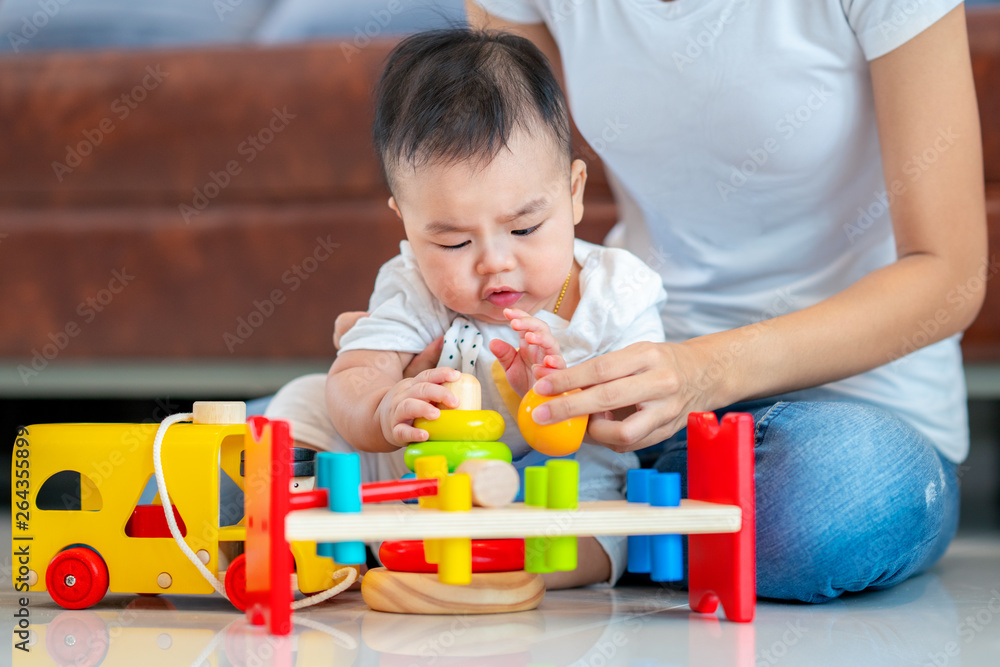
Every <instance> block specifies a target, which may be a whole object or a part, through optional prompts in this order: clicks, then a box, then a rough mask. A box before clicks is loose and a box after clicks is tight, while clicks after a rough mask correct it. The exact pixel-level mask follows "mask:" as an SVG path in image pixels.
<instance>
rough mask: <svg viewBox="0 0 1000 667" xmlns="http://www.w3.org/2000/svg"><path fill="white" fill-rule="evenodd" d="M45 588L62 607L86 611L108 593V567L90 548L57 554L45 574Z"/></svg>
mask: <svg viewBox="0 0 1000 667" xmlns="http://www.w3.org/2000/svg"><path fill="white" fill-rule="evenodd" d="M45 586H46V588H48V590H49V595H50V596H52V599H53V600H55V603H56V604H57V605H59V606H60V607H63V608H64V609H86V608H87V607H92V606H94V605H95V604H97V603H98V602H100V601H101V599H102V598H103V597H104V594H105V593H107V592H108V566H107V565H105V563H104V559H103V558H101V557H100V555H98V554H97V552H95V551H93V550H91V549H88V548H87V547H73V548H72V549H66V550H65V551H60V552H59V553H58V554H56V557H55V558H53V559H52V561H51V562H50V563H49V567H48V568H47V569H46V570H45Z"/></svg>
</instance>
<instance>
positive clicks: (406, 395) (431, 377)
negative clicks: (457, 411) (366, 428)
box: [378, 367, 462, 447]
mask: <svg viewBox="0 0 1000 667" xmlns="http://www.w3.org/2000/svg"><path fill="white" fill-rule="evenodd" d="M461 376H462V374H461V373H459V372H458V371H457V370H455V369H454V368H445V367H442V368H432V369H430V370H426V371H423V372H421V373H418V374H417V375H416V376H414V377H412V378H405V379H403V380H400V381H399V382H397V383H396V384H395V385H393V387H392V388H391V389H390V390H389V391H387V392H386V394H385V396H383V397H382V401H381V402H380V403H379V406H378V419H379V424H380V425H381V427H382V437H383V438H385V439H386V442H389V443H390V444H393V445H395V446H396V447H405V446H406V445H408V444H410V443H411V442H423V441H425V440H427V438H428V437H429V436H428V433H427V431H425V430H423V429H419V428H414V427H413V420H414V419H416V418H417V417H423V418H424V419H437V418H438V417H440V416H441V410H440V409H438V408H437V407H435V406H434V404H435V403H440V404H442V405H445V406H448V407H450V408H456V407H458V398H456V397H455V394H453V393H451V392H450V391H449V390H447V389H445V388H444V387H442V386H441V385H442V384H443V383H445V382H454V381H455V380H457V379H458V378H460V377H461Z"/></svg>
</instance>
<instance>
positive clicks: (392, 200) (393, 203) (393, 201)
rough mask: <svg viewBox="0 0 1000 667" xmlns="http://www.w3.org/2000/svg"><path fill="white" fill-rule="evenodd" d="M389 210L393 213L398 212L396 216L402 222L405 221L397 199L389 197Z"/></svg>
mask: <svg viewBox="0 0 1000 667" xmlns="http://www.w3.org/2000/svg"><path fill="white" fill-rule="evenodd" d="M389 208H391V209H392V210H393V211H395V212H396V215H397V216H398V217H399V219H400V220H402V219H403V214H402V213H400V212H399V207H398V206H396V198H395V197H389Z"/></svg>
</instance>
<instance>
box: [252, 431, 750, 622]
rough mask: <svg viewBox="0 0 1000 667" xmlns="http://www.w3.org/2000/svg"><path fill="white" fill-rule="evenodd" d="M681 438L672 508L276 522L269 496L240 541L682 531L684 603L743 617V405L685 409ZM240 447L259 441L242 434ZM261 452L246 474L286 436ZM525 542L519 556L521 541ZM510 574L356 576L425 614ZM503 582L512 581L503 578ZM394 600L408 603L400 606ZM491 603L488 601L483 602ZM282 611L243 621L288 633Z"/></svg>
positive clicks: (406, 512) (746, 443)
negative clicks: (459, 582) (449, 579)
mask: <svg viewBox="0 0 1000 667" xmlns="http://www.w3.org/2000/svg"><path fill="white" fill-rule="evenodd" d="M278 433H279V434H280V433H282V431H278ZM285 437H288V436H287V433H286V435H285ZM688 438H689V440H688V489H689V493H688V496H689V497H688V499H685V500H681V502H680V504H679V506H676V507H670V506H664V507H655V506H652V505H647V504H644V503H636V502H633V503H629V502H627V501H595V502H581V503H579V504H578V507H577V508H576V509H542V508H540V507H528V506H526V505H524V504H521V503H515V504H512V505H509V506H507V507H502V508H475V507H473V508H471V509H470V510H468V511H459V512H444V511H440V510H434V509H423V508H420V507H419V506H413V505H392V506H387V505H366V506H364V507H362V509H361V512H359V513H333V512H329V511H326V510H324V509H302V510H296V511H289V512H288V513H287V514H286V515H285V517H284V521H281V520H280V518H279V517H274V516H271V517H270V519H271V520H270V521H263V520H261V519H263V518H265V515H264V514H261V513H262V512H263V511H264V510H265V508H267V507H282V506H283V505H282V503H281V502H280V501H276V500H275V499H271V502H270V503H267V502H263V503H255V504H254V505H253V507H252V508H251V506H250V503H248V515H249V524H248V526H249V527H248V535H249V534H251V533H254V532H256V533H257V534H258V536H259V537H260V538H261V539H260V540H254V541H252V542H251V541H250V540H249V539H248V545H251V544H252V546H248V554H247V555H248V557H249V558H251V559H254V558H257V557H258V549H259V548H264V547H266V548H267V549H269V550H270V551H271V552H272V553H275V552H277V551H278V550H280V549H283V548H286V547H285V544H286V542H285V540H286V538H287V539H291V540H314V541H319V542H324V541H332V540H359V541H370V540H378V539H399V540H414V539H427V538H431V539H438V540H445V539H452V538H470V539H502V538H519V537H527V538H544V537H548V538H552V537H560V536H569V535H675V534H676V535H680V534H687V535H689V563H688V581H689V585H690V592H689V598H690V601H691V608H692V609H693V610H694V611H698V612H704V613H712V612H714V611H715V610H716V608H717V607H718V605H719V604H720V603H721V604H722V607H723V609H724V610H725V613H726V615H727V616H728V618H729V619H730V620H734V621H738V622H749V621H751V620H752V619H753V614H754V607H755V587H754V573H755V569H754V568H755V565H754V550H753V545H754V542H753V540H754V498H753V420H752V418H751V417H750V415H748V414H744V413H734V414H729V415H726V417H725V418H724V419H723V421H722V424H721V426H720V424H719V423H718V422H717V420H716V417H715V415H714V413H710V412H706V413H692V414H691V415H690V416H689V418H688ZM247 447H248V448H250V447H260V445H259V444H258V443H249V442H248V444H247ZM267 454H268V456H270V457H271V460H270V463H269V464H267V463H266V462H265V461H264V460H263V458H262V457H259V456H258V457H255V458H254V460H255V462H256V465H257V466H258V468H257V469H256V470H255V472H254V473H252V474H255V475H256V474H258V473H259V474H261V475H265V476H266V475H268V474H269V471H270V470H272V469H273V470H281V469H282V466H283V465H287V461H288V448H287V445H286V446H285V447H281V446H275V447H270V446H268V448H267ZM268 488H269V489H270V493H271V494H278V495H281V494H284V495H286V496H287V495H288V494H289V491H288V490H287V485H283V484H280V483H278V484H271V485H270V486H269V487H268ZM546 492H548V486H547V485H546ZM547 504H548V500H547V499H546V505H547ZM258 516H259V517H260V519H258V518H257V517H258ZM525 549H526V551H525V560H526V561H527V560H528V555H529V554H528V549H527V544H526V547H525ZM430 561H431V559H430V558H428V562H430ZM373 573H375V576H374V577H373V576H372V574H373ZM510 574H517V573H483V574H478V573H477V574H473V575H472V579H471V584H470V585H465V586H450V587H447V586H445V585H444V584H441V582H440V581H439V580H438V579H437V578H435V576H434V575H433V574H429V573H425V574H421V573H407V572H388V571H384V572H383V573H380V572H379V571H378V570H373V571H370V572H369V573H368V574H367V575H365V582H368V583H363V585H362V591H363V593H364V592H365V590H366V589H367V591H368V595H367V596H366V601H369V600H370V601H372V602H375V604H376V605H378V608H380V609H383V610H392V611H406V612H413V611H415V610H416V607H415V606H414V605H415V604H417V602H419V601H421V600H426V599H428V598H429V599H430V600H432V602H429V603H427V607H426V609H432V610H433V611H429V612H426V613H475V612H474V611H470V610H474V609H476V608H477V607H476V605H477V604H478V602H477V601H478V600H480V598H479V596H478V591H477V594H475V595H470V594H469V591H473V590H476V587H478V586H480V583H479V582H480V580H479V577H496V576H498V575H510ZM530 574H531V573H526V575H525V576H528V575H530ZM393 575H394V576H393ZM401 575H407V576H405V577H403V576H401ZM257 576H259V577H261V580H260V581H258V582H255V584H253V585H254V586H257V587H259V588H260V589H262V590H263V589H274V590H281V591H286V590H288V588H289V587H288V581H289V579H290V577H291V572H290V571H288V570H286V571H278V570H276V569H273V568H272V569H269V570H259V571H258V575H257ZM383 576H384V577H387V579H383ZM533 576H535V577H538V576H539V575H537V574H535V575H533ZM369 578H370V579H369ZM397 582H404V583H405V585H404V583H400V584H397ZM495 582H496V580H495V579H494V580H493V581H492V582H490V581H487V587H488V588H490V589H492V587H493V585H494V583H495ZM508 583H509V584H513V583H514V582H513V581H512V580H510V579H509V578H508ZM250 585H251V584H250V583H248V587H249V586H250ZM528 588H530V586H528ZM526 599H527V598H526ZM379 600H382V601H379ZM400 600H405V601H407V604H406V605H405V606H400V605H399V604H398V603H399V601H400ZM496 602H497V601H496V600H493V601H491V602H490V605H492V604H494V603H496ZM501 602H502V603H503V604H507V605H509V607H508V608H514V606H515V605H514V604H513V603H510V601H509V600H507V601H501ZM517 604H518V605H520V604H527V603H526V602H518V603H517ZM536 604H537V603H536ZM484 605H485V603H484ZM486 607H487V608H489V609H490V610H491V611H498V610H499V609H498V608H497V607H492V606H489V605H486ZM249 611H250V610H248V614H249ZM290 615H291V610H290V609H289V607H288V606H287V605H284V604H278V605H275V606H273V607H272V608H271V609H270V610H269V611H268V614H264V613H257V614H255V615H250V620H251V622H256V623H261V622H264V619H265V618H267V619H269V620H268V623H269V627H270V629H271V631H272V632H279V633H280V632H282V628H286V629H285V630H284V632H286V633H287V628H288V627H290Z"/></svg>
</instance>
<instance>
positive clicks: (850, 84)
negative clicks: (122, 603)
mask: <svg viewBox="0 0 1000 667" xmlns="http://www.w3.org/2000/svg"><path fill="white" fill-rule="evenodd" d="M958 1H959V0H854V1H852V0H825V1H820V0H812V1H809V2H803V1H802V0H759V1H751V0H672V1H668V2H664V1H663V0H615V1H611V0H608V1H606V2H605V1H604V0H602V1H601V2H584V1H582V0H551V1H550V0H477V2H479V4H481V5H482V6H483V7H484V8H485V9H486V10H487V11H489V12H490V13H492V14H494V15H496V16H498V17H500V18H504V19H507V20H511V21H517V22H522V23H541V22H543V21H544V23H545V24H546V25H547V26H548V28H549V30H550V32H551V33H552V36H553V37H554V38H555V41H556V43H557V44H558V46H559V50H560V53H561V56H562V64H563V69H564V72H565V78H566V87H567V95H568V97H569V101H570V107H571V109H572V113H573V117H574V120H575V121H576V124H577V126H578V127H579V129H580V131H581V133H582V134H583V136H584V137H585V138H586V139H587V141H588V142H589V143H590V145H591V146H592V147H593V148H594V150H595V151H596V152H597V153H598V154H599V155H600V158H601V160H602V161H603V163H604V166H605V168H606V170H607V172H608V178H609V181H610V184H611V188H612V190H613V192H614V195H615V199H616V201H617V203H618V207H619V215H620V223H619V225H618V226H617V227H616V229H615V231H614V232H613V233H612V234H611V236H610V237H609V239H608V243H609V244H612V245H621V246H623V247H625V248H628V249H629V250H631V251H633V252H634V253H636V254H637V255H638V256H639V257H640V258H642V259H644V260H645V261H646V262H647V263H648V264H649V265H650V266H651V267H653V268H654V269H655V270H657V271H659V273H660V274H661V275H662V276H663V281H664V285H665V286H666V288H667V291H668V292H669V293H670V300H669V301H668V302H666V303H664V304H663V307H662V315H663V323H664V328H665V331H666V337H667V340H671V341H683V340H686V339H687V338H691V337H694V336H700V335H705V334H709V333H714V332H718V331H723V330H728V329H731V328H735V327H739V326H743V325H746V324H750V323H753V322H757V321H759V320H763V319H767V318H770V317H774V316H776V315H781V314H783V313H786V312H789V311H792V310H799V309H801V308H805V307H807V306H810V305H812V304H815V303H817V302H819V301H821V300H823V299H825V298H827V297H829V296H831V295H833V294H836V293H837V292H840V291H841V290H843V289H845V288H847V287H848V286H850V285H851V284H852V283H854V282H856V281H857V280H858V279H860V278H861V277H862V276H864V275H866V274H868V273H870V272H871V271H873V270H875V269H877V268H879V267H882V266H885V265H887V264H890V263H892V262H893V261H895V260H896V259H897V255H896V249H895V239H894V235H893V231H892V222H891V219H890V215H889V212H888V207H887V199H888V198H889V197H893V196H899V193H903V192H905V191H906V190H907V189H909V188H913V187H917V182H918V181H919V179H920V176H921V175H922V173H923V171H922V165H923V164H925V163H923V162H916V161H915V162H913V163H912V164H910V165H909V166H908V167H907V168H904V174H905V177H904V179H903V180H902V181H901V182H898V183H896V184H893V185H894V186H895V190H896V192H897V194H895V195H894V194H893V188H889V189H888V194H887V188H886V184H885V181H884V179H883V175H882V161H881V155H880V151H879V141H878V132H877V127H876V120H875V110H874V103H873V97H872V83H871V76H870V71H869V65H868V61H869V60H871V59H873V58H877V57H879V56H881V55H884V54H886V53H888V52H889V51H892V50H893V49H895V48H896V47H898V46H900V45H901V44H903V43H905V42H906V41H908V40H909V39H911V38H913V37H914V36H915V35H917V34H919V33H920V32H921V31H923V30H924V29H926V28H927V27H928V26H930V25H932V24H933V23H934V22H935V21H937V20H938V19H940V18H941V17H942V16H944V15H945V14H946V13H947V12H949V11H950V10H951V9H953V8H954V7H955V6H956V5H958ZM954 139H955V137H954V135H953V134H951V132H950V130H949V129H948V128H942V130H941V133H940V137H939V141H938V146H939V147H938V148H937V149H936V150H946V149H947V146H950V145H951V143H952V142H953V141H954ZM928 159H930V158H928ZM956 305H957V304H956ZM955 315H956V313H955V312H951V313H949V316H955ZM927 324H928V326H927V328H929V329H933V328H934V327H935V323H934V322H930V323H927ZM959 338H960V336H958V335H956V336H953V337H951V338H949V339H947V340H944V341H941V342H939V343H937V344H934V345H931V346H929V347H925V348H923V349H919V350H918V351H916V352H913V353H912V354H909V355H908V356H905V357H903V358H902V359H900V360H899V361H896V362H895V363H888V362H890V361H891V359H888V358H887V359H886V362H887V365H885V366H881V367H879V368H876V369H874V370H872V371H869V372H867V373H863V374H861V375H858V376H855V377H852V378H848V379H845V380H842V381H839V382H834V383H831V384H828V385H825V386H824V387H820V388H815V389H809V390H804V391H800V392H795V393H793V394H789V395H788V396H787V397H790V398H794V399H802V400H807V399H834V400H858V399H860V400H864V401H868V402H871V403H874V404H877V405H879V406H882V407H885V408H887V409H888V410H890V411H892V412H894V413H896V414H898V415H899V416H900V417H902V418H903V419H905V420H906V421H908V422H909V423H911V424H912V425H913V426H914V427H916V428H917V429H918V430H919V431H920V432H922V433H923V434H925V435H926V436H927V437H928V438H929V439H930V441H931V442H933V443H934V444H935V445H936V446H937V447H938V448H939V449H940V450H941V452H942V453H943V454H945V455H946V456H947V457H948V458H950V459H951V460H953V461H956V462H957V461H961V460H963V459H964V458H965V456H966V454H967V452H968V440H969V436H968V417H967V409H966V403H965V401H966V394H965V380H964V376H963V373H962V362H961V352H960V349H959ZM928 339H929V338H928V332H925V331H916V332H914V334H913V335H912V336H910V337H909V338H906V339H901V340H900V341H899V345H898V352H897V353H896V355H894V356H901V355H904V354H906V353H908V352H910V351H912V350H914V349H917V348H920V347H921V345H923V344H925V343H926V342H927V341H928ZM783 398H784V397H783Z"/></svg>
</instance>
